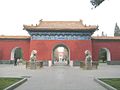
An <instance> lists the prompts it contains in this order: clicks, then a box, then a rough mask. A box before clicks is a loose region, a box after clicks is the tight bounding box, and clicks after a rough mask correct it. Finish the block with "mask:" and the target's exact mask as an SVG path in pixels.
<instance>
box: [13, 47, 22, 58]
mask: <svg viewBox="0 0 120 90" xmlns="http://www.w3.org/2000/svg"><path fill="white" fill-rule="evenodd" d="M22 57H23V55H22V50H21V48H16V50H15V53H14V58H19V59H21V58H22Z"/></svg>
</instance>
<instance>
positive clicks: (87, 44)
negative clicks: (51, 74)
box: [30, 40, 92, 60]
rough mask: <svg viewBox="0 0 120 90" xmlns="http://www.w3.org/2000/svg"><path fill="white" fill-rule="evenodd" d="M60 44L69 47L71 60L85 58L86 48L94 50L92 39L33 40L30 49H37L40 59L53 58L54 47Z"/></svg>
mask: <svg viewBox="0 0 120 90" xmlns="http://www.w3.org/2000/svg"><path fill="white" fill-rule="evenodd" d="M59 44H64V45H65V46H67V47H68V48H69V50H70V60H84V59H85V54H84V52H85V50H90V51H91V52H92V47H91V46H92V45H91V40H32V41H31V42H30V51H32V50H37V52H38V53H37V59H38V60H52V53H53V49H54V47H55V46H56V45H59Z"/></svg>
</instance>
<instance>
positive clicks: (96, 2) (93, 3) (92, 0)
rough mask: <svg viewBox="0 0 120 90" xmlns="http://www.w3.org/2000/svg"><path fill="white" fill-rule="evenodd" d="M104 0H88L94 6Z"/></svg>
mask: <svg viewBox="0 0 120 90" xmlns="http://www.w3.org/2000/svg"><path fill="white" fill-rule="evenodd" d="M103 1H104V0H90V2H91V4H92V5H93V6H94V7H95V8H96V7H97V6H99V5H100V4H101V3H102V2H103Z"/></svg>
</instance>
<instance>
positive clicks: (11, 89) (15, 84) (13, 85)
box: [4, 78, 27, 90]
mask: <svg viewBox="0 0 120 90" xmlns="http://www.w3.org/2000/svg"><path fill="white" fill-rule="evenodd" d="M26 81H27V78H23V79H22V80H20V81H18V82H16V83H14V84H12V85H10V86H8V87H7V88H5V89H4V90H13V89H15V88H17V87H18V86H19V85H21V84H23V83H24V82H26Z"/></svg>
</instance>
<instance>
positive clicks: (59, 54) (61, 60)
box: [52, 44, 70, 66]
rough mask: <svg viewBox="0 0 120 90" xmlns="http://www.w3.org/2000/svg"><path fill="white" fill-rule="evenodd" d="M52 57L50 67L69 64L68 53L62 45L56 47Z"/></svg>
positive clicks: (67, 49) (66, 48)
mask: <svg viewBox="0 0 120 90" xmlns="http://www.w3.org/2000/svg"><path fill="white" fill-rule="evenodd" d="M52 56H53V57H52V65H57V66H63V65H69V63H70V51H69V48H68V47H67V46H66V45H64V44H59V45H56V46H55V47H54V48H53V55H52Z"/></svg>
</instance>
